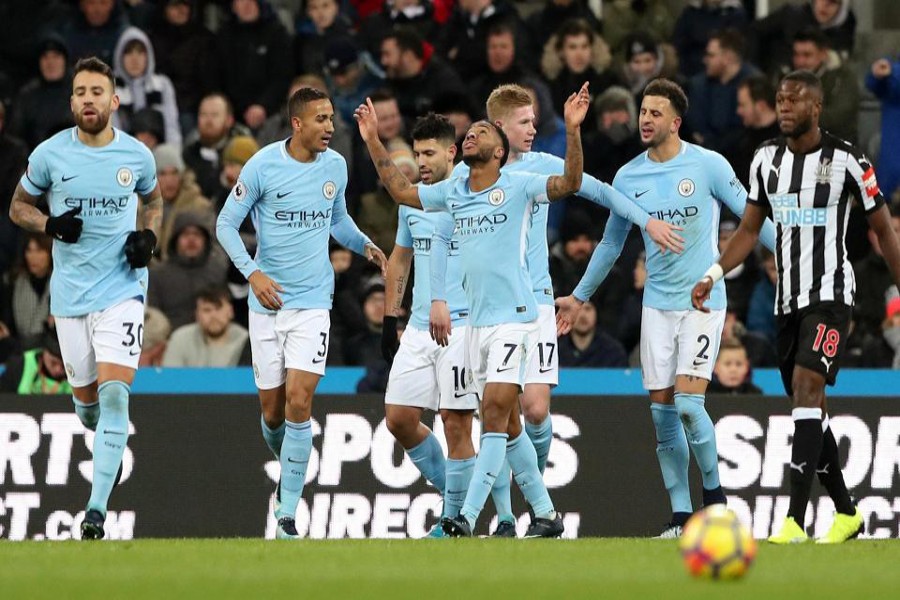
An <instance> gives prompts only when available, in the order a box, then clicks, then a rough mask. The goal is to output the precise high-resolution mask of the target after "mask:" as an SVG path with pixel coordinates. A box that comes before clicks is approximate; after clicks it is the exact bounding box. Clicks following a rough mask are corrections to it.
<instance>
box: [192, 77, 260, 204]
mask: <svg viewBox="0 0 900 600" xmlns="http://www.w3.org/2000/svg"><path fill="white" fill-rule="evenodd" d="M236 135H250V130H249V129H247V128H246V127H244V126H243V125H239V124H235V121H234V112H233V110H232V107H231V101H230V100H228V98H226V97H225V96H224V95H222V94H220V93H218V92H217V93H213V94H209V95H207V96H206V97H204V98H203V100H201V101H200V108H199V109H198V111H197V130H196V131H195V132H193V133H192V134H191V135H190V136H189V138H188V140H187V143H186V146H185V148H184V152H183V153H182V156H183V157H184V162H185V164H186V165H187V166H188V168H189V169H190V170H192V171H193V172H194V174H195V175H196V176H197V183H198V184H199V185H200V189H201V190H202V191H203V195H204V196H206V197H207V198H215V197H216V196H217V194H218V192H219V191H220V190H219V188H220V186H221V184H220V181H219V176H220V175H221V172H222V151H223V150H224V149H225V145H226V144H227V143H228V140H230V139H231V138H232V137H233V136H236Z"/></svg>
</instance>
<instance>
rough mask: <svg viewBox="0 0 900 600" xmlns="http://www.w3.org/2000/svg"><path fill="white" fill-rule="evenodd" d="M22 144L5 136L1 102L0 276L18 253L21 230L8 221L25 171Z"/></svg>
mask: <svg viewBox="0 0 900 600" xmlns="http://www.w3.org/2000/svg"><path fill="white" fill-rule="evenodd" d="M27 162H28V149H27V148H26V147H25V142H23V141H22V140H20V139H18V138H15V137H13V136H11V135H8V134H7V133H6V107H5V106H4V105H3V103H2V102H0V198H2V199H0V275H2V274H3V273H5V272H6V271H7V269H9V267H10V265H12V263H13V262H14V261H15V256H16V253H17V252H18V251H19V239H21V236H22V229H21V228H19V227H17V226H15V225H14V224H13V222H12V221H11V220H10V218H9V204H10V202H11V200H12V197H13V194H14V193H15V190H16V186H17V185H18V184H19V180H20V179H21V177H22V173H24V172H25V167H26V165H27Z"/></svg>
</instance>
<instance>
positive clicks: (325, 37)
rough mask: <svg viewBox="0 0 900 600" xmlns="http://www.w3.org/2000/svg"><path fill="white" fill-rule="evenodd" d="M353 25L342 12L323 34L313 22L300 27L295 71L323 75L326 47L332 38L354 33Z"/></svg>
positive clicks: (296, 39)
mask: <svg viewBox="0 0 900 600" xmlns="http://www.w3.org/2000/svg"><path fill="white" fill-rule="evenodd" d="M352 27H353V25H352V24H351V23H350V21H349V20H348V19H347V18H346V17H344V16H343V15H341V14H340V13H338V16H337V18H336V19H335V20H334V23H332V24H331V27H329V28H328V29H326V30H325V31H324V32H323V33H321V34H320V33H319V32H317V31H316V28H315V27H314V26H313V24H312V23H311V22H308V23H306V24H305V25H304V26H303V27H300V28H299V29H298V31H297V36H296V37H295V38H294V65H295V72H296V73H298V74H300V73H315V74H316V75H321V73H322V71H323V69H324V68H325V47H326V46H327V45H328V44H329V42H331V41H332V40H336V39H339V38H345V37H347V36H349V35H350V34H351V33H352Z"/></svg>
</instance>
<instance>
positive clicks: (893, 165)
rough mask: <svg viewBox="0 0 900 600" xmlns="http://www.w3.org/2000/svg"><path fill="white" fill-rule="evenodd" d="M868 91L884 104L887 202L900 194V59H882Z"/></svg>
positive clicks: (881, 165) (881, 163) (881, 177)
mask: <svg viewBox="0 0 900 600" xmlns="http://www.w3.org/2000/svg"><path fill="white" fill-rule="evenodd" d="M866 88H868V90H869V91H870V92H872V93H873V94H875V97H876V98H878V99H879V100H880V101H881V150H880V152H879V153H878V185H879V186H880V187H881V190H882V192H884V195H885V196H886V197H887V198H894V199H893V202H894V203H896V202H897V200H896V197H895V196H894V195H895V192H897V191H898V190H900V57H894V58H879V59H878V60H876V61H875V62H873V63H872V67H871V68H870V69H869V73H868V74H867V75H866Z"/></svg>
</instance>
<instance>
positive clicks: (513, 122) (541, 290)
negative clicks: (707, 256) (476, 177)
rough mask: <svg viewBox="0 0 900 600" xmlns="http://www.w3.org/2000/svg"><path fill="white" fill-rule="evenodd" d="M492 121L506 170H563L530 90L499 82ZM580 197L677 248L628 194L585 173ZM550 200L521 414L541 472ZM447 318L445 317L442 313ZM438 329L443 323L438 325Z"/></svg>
mask: <svg viewBox="0 0 900 600" xmlns="http://www.w3.org/2000/svg"><path fill="white" fill-rule="evenodd" d="M486 108H487V116H488V120H490V121H491V122H492V123H494V124H496V125H497V126H499V127H500V128H501V129H503V132H504V133H506V136H507V137H508V138H509V160H508V161H507V162H506V165H504V167H503V170H504V171H515V172H522V173H540V174H543V175H558V174H560V173H562V172H563V169H564V161H563V159H561V158H559V157H558V156H554V155H552V154H546V153H544V152H532V151H531V145H532V143H533V141H534V136H535V135H536V133H537V130H536V129H535V126H534V123H535V114H534V101H533V98H532V96H531V94H530V93H529V92H528V91H527V90H526V89H525V88H523V87H521V86H518V85H515V84H507V85H501V86H499V87H498V88H496V89H495V90H494V91H493V92H491V95H490V97H488V100H487V107H486ZM466 175H468V167H467V166H466V164H465V163H461V164H459V165H458V166H457V168H456V170H455V171H454V176H461V177H465V176H466ZM578 195H579V196H582V197H583V198H585V199H587V200H590V201H592V202H596V203H597V204H599V205H601V206H604V207H606V208H608V209H610V210H611V211H613V212H614V213H616V214H618V215H619V216H621V217H624V218H626V219H628V220H629V221H631V222H633V223H636V224H637V225H638V227H640V228H641V229H643V230H644V231H646V233H647V236H648V237H649V238H650V239H652V240H653V241H655V242H656V243H657V244H659V245H660V247H661V248H664V249H666V250H671V251H674V252H679V251H680V250H681V238H680V237H679V236H678V234H677V233H676V232H677V230H678V229H679V228H678V227H677V226H675V225H673V224H671V223H668V222H666V221H663V220H661V219H658V218H655V217H651V216H650V215H648V214H647V212H646V211H645V210H643V209H642V208H640V207H638V206H637V205H636V204H635V203H634V202H633V201H631V200H629V199H628V198H626V197H625V196H624V195H623V194H622V193H621V192H618V191H617V190H616V189H614V188H613V187H612V186H611V185H609V184H607V183H603V182H601V181H599V180H597V179H595V178H594V177H591V176H590V175H587V174H585V175H584V177H583V179H582V184H581V189H580V190H579V191H578ZM549 212H550V210H549V205H548V204H535V205H534V207H533V208H532V217H531V218H532V225H531V230H530V231H529V233H528V271H529V273H530V274H531V285H532V290H533V291H534V295H535V299H536V300H537V303H538V311H539V313H540V316H539V321H540V338H539V340H538V345H537V352H536V353H535V354H534V355H533V356H532V357H531V360H530V361H529V363H528V366H527V370H526V372H525V387H524V391H523V393H522V398H521V405H522V414H523V416H524V417H525V432H526V433H527V434H528V437H529V438H530V439H531V442H532V444H534V449H535V452H537V457H538V468H539V469H540V471H541V473H543V472H544V468H545V466H546V464H547V457H548V456H549V454H550V443H551V441H552V440H553V422H552V420H551V419H550V390H551V388H552V387H554V386H556V385H557V384H558V383H559V359H558V353H557V351H556V348H557V336H556V312H555V310H554V308H553V284H552V282H551V281H550V257H549V248H548V245H547V218H548V215H549ZM441 316H442V317H443V318H444V322H446V317H445V316H444V315H441ZM435 326H436V327H439V326H440V323H436V324H435ZM509 475H510V474H509V465H504V468H503V470H502V471H501V472H500V473H499V474H498V476H497V481H496V483H495V484H494V489H493V490H492V491H491V496H492V498H493V500H494V505H495V506H496V508H497V519H498V521H497V528H496V530H495V531H494V533H493V535H494V536H496V537H515V536H516V528H515V518H514V516H513V514H512V503H511V501H510V476H509Z"/></svg>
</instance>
